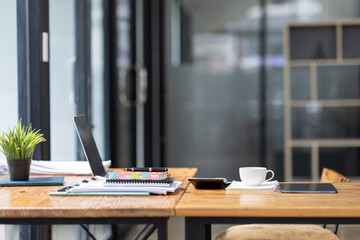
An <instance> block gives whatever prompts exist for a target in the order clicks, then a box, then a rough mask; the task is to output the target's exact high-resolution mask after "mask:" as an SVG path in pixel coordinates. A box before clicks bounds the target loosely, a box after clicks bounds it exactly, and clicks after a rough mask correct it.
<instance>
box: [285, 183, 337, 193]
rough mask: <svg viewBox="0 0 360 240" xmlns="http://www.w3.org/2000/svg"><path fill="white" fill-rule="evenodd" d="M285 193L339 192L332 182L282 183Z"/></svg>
mask: <svg viewBox="0 0 360 240" xmlns="http://www.w3.org/2000/svg"><path fill="white" fill-rule="evenodd" d="M280 191H281V192H283V193H337V190H336V188H335V187H334V185H332V184H331V183H280Z"/></svg>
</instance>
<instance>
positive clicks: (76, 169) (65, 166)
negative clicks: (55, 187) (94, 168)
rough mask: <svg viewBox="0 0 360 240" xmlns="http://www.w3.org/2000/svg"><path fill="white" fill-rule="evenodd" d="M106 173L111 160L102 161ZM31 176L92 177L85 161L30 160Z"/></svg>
mask: <svg viewBox="0 0 360 240" xmlns="http://www.w3.org/2000/svg"><path fill="white" fill-rule="evenodd" d="M102 163H103V165H104V168H105V170H106V171H108V170H109V167H110V165H111V160H107V161H102ZM30 173H32V174H75V175H92V172H91V168H90V165H89V163H88V162H87V161H38V160H32V162H31V165H30Z"/></svg>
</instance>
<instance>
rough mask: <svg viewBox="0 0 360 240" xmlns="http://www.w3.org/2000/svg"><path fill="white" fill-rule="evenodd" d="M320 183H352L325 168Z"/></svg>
mask: <svg viewBox="0 0 360 240" xmlns="http://www.w3.org/2000/svg"><path fill="white" fill-rule="evenodd" d="M320 182H350V179H349V178H347V177H345V176H343V175H341V174H340V173H338V172H336V171H335V170H332V169H328V168H323V171H322V174H321V179H320Z"/></svg>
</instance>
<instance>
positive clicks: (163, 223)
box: [156, 218, 168, 240]
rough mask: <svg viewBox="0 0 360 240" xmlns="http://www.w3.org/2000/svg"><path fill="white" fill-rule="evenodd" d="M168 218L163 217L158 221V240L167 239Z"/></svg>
mask: <svg viewBox="0 0 360 240" xmlns="http://www.w3.org/2000/svg"><path fill="white" fill-rule="evenodd" d="M167 222H168V219H167V218H162V219H161V220H159V222H157V223H156V226H157V229H158V240H167V239H168V232H167V227H168V226H167Z"/></svg>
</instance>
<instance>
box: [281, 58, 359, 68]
mask: <svg viewBox="0 0 360 240" xmlns="http://www.w3.org/2000/svg"><path fill="white" fill-rule="evenodd" d="M288 64H289V66H290V67H310V66H312V65H316V66H351V65H360V59H351V58H349V59H324V60H289V62H288Z"/></svg>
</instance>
